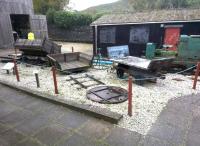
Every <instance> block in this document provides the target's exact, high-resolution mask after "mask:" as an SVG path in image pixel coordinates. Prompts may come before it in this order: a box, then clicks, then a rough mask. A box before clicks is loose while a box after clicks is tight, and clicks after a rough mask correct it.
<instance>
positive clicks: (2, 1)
mask: <svg viewBox="0 0 200 146" xmlns="http://www.w3.org/2000/svg"><path fill="white" fill-rule="evenodd" d="M30 31H31V32H33V33H34V34H35V38H36V39H43V38H44V37H48V31H47V22H46V16H44V15H34V10H33V2H32V0H0V49H3V48H13V47H14V45H13V44H14V40H15V38H14V36H15V35H16V34H18V36H19V37H20V38H23V39H26V38H27V34H28V32H30Z"/></svg>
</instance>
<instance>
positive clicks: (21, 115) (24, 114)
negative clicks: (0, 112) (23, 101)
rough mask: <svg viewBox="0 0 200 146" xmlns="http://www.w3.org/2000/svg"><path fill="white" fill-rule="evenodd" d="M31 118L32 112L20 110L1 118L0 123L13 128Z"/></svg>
mask: <svg viewBox="0 0 200 146" xmlns="http://www.w3.org/2000/svg"><path fill="white" fill-rule="evenodd" d="M31 116H33V113H32V112H30V111H26V110H21V109H20V110H16V111H13V112H11V113H10V114H8V115H6V116H4V117H2V118H1V119H0V122H1V123H4V124H8V125H10V126H15V125H17V124H19V123H21V122H23V121H24V120H26V119H28V118H30V117H31Z"/></svg>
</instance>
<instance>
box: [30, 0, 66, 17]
mask: <svg viewBox="0 0 200 146" xmlns="http://www.w3.org/2000/svg"><path fill="white" fill-rule="evenodd" d="M68 3H69V0H33V5H34V10H35V13H40V14H46V13H47V11H48V10H49V9H54V10H56V11H59V10H63V8H64V7H65V6H66V5H67V4H68Z"/></svg>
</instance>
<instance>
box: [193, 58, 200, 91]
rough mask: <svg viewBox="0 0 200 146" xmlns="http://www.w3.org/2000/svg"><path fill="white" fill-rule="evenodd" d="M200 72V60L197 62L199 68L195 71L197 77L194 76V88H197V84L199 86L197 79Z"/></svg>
mask: <svg viewBox="0 0 200 146" xmlns="http://www.w3.org/2000/svg"><path fill="white" fill-rule="evenodd" d="M199 73H200V62H198V63H197V69H196V72H195V78H194V83H193V89H194V90H195V89H196V86H197V80H198V76H199Z"/></svg>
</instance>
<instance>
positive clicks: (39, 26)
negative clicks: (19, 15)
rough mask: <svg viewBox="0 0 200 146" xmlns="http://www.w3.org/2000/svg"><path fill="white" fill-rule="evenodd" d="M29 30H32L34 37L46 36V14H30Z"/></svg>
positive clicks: (41, 37)
mask: <svg viewBox="0 0 200 146" xmlns="http://www.w3.org/2000/svg"><path fill="white" fill-rule="evenodd" d="M31 30H32V31H33V32H34V34H35V37H36V38H40V39H44V38H48V29H47V21H46V16H44V15H32V16H31Z"/></svg>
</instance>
